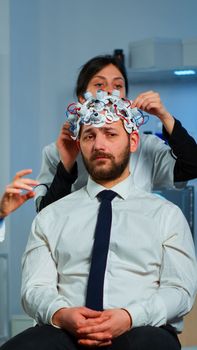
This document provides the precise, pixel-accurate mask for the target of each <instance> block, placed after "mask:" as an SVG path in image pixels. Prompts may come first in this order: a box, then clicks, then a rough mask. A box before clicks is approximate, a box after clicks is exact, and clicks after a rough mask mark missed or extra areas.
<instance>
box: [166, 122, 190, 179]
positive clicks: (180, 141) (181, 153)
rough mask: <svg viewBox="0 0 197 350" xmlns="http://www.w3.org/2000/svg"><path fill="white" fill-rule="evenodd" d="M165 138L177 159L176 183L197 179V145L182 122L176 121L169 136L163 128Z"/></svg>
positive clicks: (175, 168)
mask: <svg viewBox="0 0 197 350" xmlns="http://www.w3.org/2000/svg"><path fill="white" fill-rule="evenodd" d="M163 135H164V138H165V139H166V140H167V142H168V144H169V145H170V147H171V149H172V155H173V156H174V157H175V159H176V163H175V167H174V181H175V182H181V181H188V180H192V179H195V178H196V177H197V162H196V159H197V144H196V141H195V140H194V139H193V137H191V136H190V135H189V134H188V132H187V130H186V129H185V128H184V127H183V126H182V124H181V123H180V121H178V120H177V119H175V124H174V128H173V131H172V134H171V135H169V134H168V133H167V131H166V130H165V128H163Z"/></svg>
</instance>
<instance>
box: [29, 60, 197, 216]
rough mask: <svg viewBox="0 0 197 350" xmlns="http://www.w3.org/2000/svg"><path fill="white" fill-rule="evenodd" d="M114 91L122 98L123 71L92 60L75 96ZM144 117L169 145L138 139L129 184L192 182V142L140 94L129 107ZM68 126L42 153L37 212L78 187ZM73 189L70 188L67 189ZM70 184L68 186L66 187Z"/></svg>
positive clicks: (196, 167)
mask: <svg viewBox="0 0 197 350" xmlns="http://www.w3.org/2000/svg"><path fill="white" fill-rule="evenodd" d="M114 89H115V90H119V92H120V97H121V98H126V96H127V94H128V78H127V75H126V71H125V67H124V66H123V65H122V63H121V61H120V60H118V59H117V58H116V57H114V56H110V55H106V56H97V57H94V58H92V59H91V60H89V61H88V62H87V63H86V64H85V65H84V66H83V67H82V69H81V71H80V73H79V76H78V79H77V84H76V95H77V98H78V100H79V101H80V102H81V103H83V101H85V99H84V93H85V92H86V91H89V92H91V93H92V95H93V96H95V94H96V92H97V91H98V90H104V91H107V92H108V93H109V94H111V93H112V91H113V90H114ZM132 107H133V108H134V107H137V108H139V109H141V110H142V111H144V112H146V113H150V114H153V115H155V116H156V117H157V118H159V119H160V121H161V122H162V124H163V133H164V136H165V138H166V139H167V141H168V143H169V146H167V145H166V144H165V143H164V142H163V141H162V140H160V139H159V138H158V137H157V136H154V135H144V134H142V135H141V141H140V145H139V147H138V151H137V152H136V153H135V154H133V155H132V167H131V169H130V170H131V173H132V175H133V178H134V183H135V184H136V185H137V186H138V187H140V188H143V189H145V190H147V191H151V190H152V189H154V188H165V187H173V186H174V184H175V182H182V181H188V180H190V179H194V178H196V177H197V162H196V159H197V145H196V142H195V140H194V139H193V138H192V137H191V136H190V135H189V134H188V133H187V131H186V130H185V129H184V128H183V127H182V125H181V123H180V122H179V121H178V120H177V119H175V118H174V117H173V116H172V115H171V114H170V113H169V112H168V111H167V110H166V108H165V107H164V105H163V103H162V101H161V99H160V96H159V94H158V93H157V92H154V91H147V92H144V93H141V94H140V95H139V96H137V98H136V99H134V100H133V102H132ZM68 127H69V126H68V124H67V123H66V124H64V125H63V127H62V129H61V132H60V135H59V137H58V139H57V142H56V143H52V144H50V145H48V146H46V147H45V148H44V150H43V161H42V167H41V171H40V174H39V176H38V180H39V183H40V185H39V186H38V187H37V188H36V197H35V198H36V207H37V211H39V210H41V209H42V208H44V207H45V206H47V205H48V204H50V203H52V202H54V201H56V200H57V199H59V198H61V197H63V196H65V195H67V194H69V193H70V192H71V190H72V191H73V190H76V189H79V188H80V187H82V186H83V185H84V184H85V183H86V181H87V173H86V170H85V168H84V166H83V162H82V160H81V157H80V154H79V149H78V147H77V143H76V141H73V140H72V139H71V137H70V131H69V130H68ZM73 184H74V185H73ZM72 185H73V186H72Z"/></svg>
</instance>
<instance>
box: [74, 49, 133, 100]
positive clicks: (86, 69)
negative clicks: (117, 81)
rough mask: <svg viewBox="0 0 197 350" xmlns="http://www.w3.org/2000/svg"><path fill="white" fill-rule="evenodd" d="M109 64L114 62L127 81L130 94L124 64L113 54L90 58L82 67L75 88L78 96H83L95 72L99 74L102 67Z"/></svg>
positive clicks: (126, 88) (126, 85) (126, 86)
mask: <svg viewBox="0 0 197 350" xmlns="http://www.w3.org/2000/svg"><path fill="white" fill-rule="evenodd" d="M109 64H113V65H114V66H115V67H116V68H117V69H118V70H119V71H120V73H121V74H122V76H123V78H124V81H125V90H126V94H128V78H127V73H126V69H125V66H124V64H123V63H122V62H121V60H120V59H118V58H117V57H115V56H112V55H101V56H96V57H93V58H92V59H90V60H89V61H88V62H86V63H85V64H84V66H83V67H82V69H81V71H80V73H79V75H78V79H77V83H76V88H75V93H76V96H77V97H79V96H83V95H84V93H85V92H86V90H87V86H88V84H89V82H90V80H91V79H92V78H93V76H94V75H95V74H97V73H98V72H99V71H100V70H101V69H103V68H105V67H106V66H108V65H109Z"/></svg>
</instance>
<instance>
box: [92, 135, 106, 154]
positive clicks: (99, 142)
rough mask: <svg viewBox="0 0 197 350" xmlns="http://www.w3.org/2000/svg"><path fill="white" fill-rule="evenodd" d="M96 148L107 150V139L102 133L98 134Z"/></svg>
mask: <svg viewBox="0 0 197 350" xmlns="http://www.w3.org/2000/svg"><path fill="white" fill-rule="evenodd" d="M94 150H97V151H98V150H105V140H104V136H103V135H102V134H97V135H96V137H95V139H94Z"/></svg>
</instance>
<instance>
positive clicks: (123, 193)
mask: <svg viewBox="0 0 197 350" xmlns="http://www.w3.org/2000/svg"><path fill="white" fill-rule="evenodd" d="M132 187H133V188H134V184H133V177H132V175H131V174H130V175H129V176H128V177H127V178H126V179H125V180H123V181H121V182H119V183H118V184H117V185H115V186H113V187H111V188H110V190H113V191H115V192H116V193H117V194H118V195H119V196H120V197H121V198H122V199H126V198H127V197H128V196H129V194H130V191H131V188H132ZM86 190H87V192H88V194H89V196H90V198H91V199H94V198H95V197H96V196H97V194H98V193H99V192H101V191H103V190H106V187H104V186H102V185H100V184H98V183H96V182H95V181H94V180H92V179H91V177H90V176H89V177H88V182H87V186H86Z"/></svg>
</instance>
